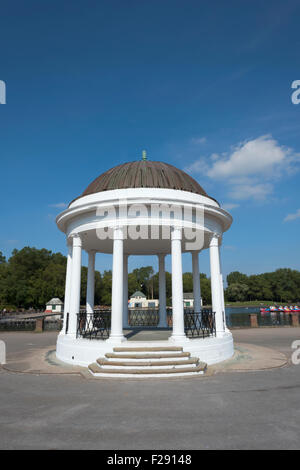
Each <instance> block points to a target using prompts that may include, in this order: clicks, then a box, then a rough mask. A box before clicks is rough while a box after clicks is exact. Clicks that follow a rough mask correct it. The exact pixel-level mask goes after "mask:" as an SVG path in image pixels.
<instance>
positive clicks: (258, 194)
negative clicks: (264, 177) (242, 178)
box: [228, 183, 273, 201]
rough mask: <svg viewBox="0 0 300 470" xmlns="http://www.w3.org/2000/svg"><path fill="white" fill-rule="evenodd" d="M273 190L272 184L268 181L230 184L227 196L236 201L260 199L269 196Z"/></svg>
mask: <svg viewBox="0 0 300 470" xmlns="http://www.w3.org/2000/svg"><path fill="white" fill-rule="evenodd" d="M272 191H273V185H272V184H269V183H257V184H255V183H253V184H232V189H231V190H230V191H229V194H228V196H229V197H231V198H232V199H234V200H236V201H240V200H245V199H255V200H257V201H262V200H264V199H266V197H267V196H270V194H272Z"/></svg>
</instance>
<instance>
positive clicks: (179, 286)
mask: <svg viewBox="0 0 300 470" xmlns="http://www.w3.org/2000/svg"><path fill="white" fill-rule="evenodd" d="M181 239H182V230H181V229H180V228H174V229H173V231H172V234H171V255H172V311H173V332H172V336H171V337H170V340H171V341H187V337H186V335H185V332H184V309H183V281H182V259H181Z"/></svg>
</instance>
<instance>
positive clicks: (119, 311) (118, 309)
mask: <svg viewBox="0 0 300 470" xmlns="http://www.w3.org/2000/svg"><path fill="white" fill-rule="evenodd" d="M113 234H114V235H113V236H114V240H113V269H112V298H111V331H110V337H109V338H108V340H107V341H109V342H120V341H125V340H126V338H125V337H124V336H123V318H122V317H123V302H124V297H123V239H124V235H123V229H122V228H120V227H115V228H114V231H113Z"/></svg>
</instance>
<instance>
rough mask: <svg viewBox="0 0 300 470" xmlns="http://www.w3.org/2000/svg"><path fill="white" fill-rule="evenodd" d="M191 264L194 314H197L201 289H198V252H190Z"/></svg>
mask: <svg viewBox="0 0 300 470" xmlns="http://www.w3.org/2000/svg"><path fill="white" fill-rule="evenodd" d="M192 264H193V292H194V313H199V312H201V288H200V273H199V253H198V251H192Z"/></svg>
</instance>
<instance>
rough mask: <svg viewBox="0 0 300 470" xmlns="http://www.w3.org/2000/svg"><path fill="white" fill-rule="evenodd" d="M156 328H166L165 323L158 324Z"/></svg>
mask: <svg viewBox="0 0 300 470" xmlns="http://www.w3.org/2000/svg"><path fill="white" fill-rule="evenodd" d="M157 328H168V325H167V323H159V324H158V325H157Z"/></svg>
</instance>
